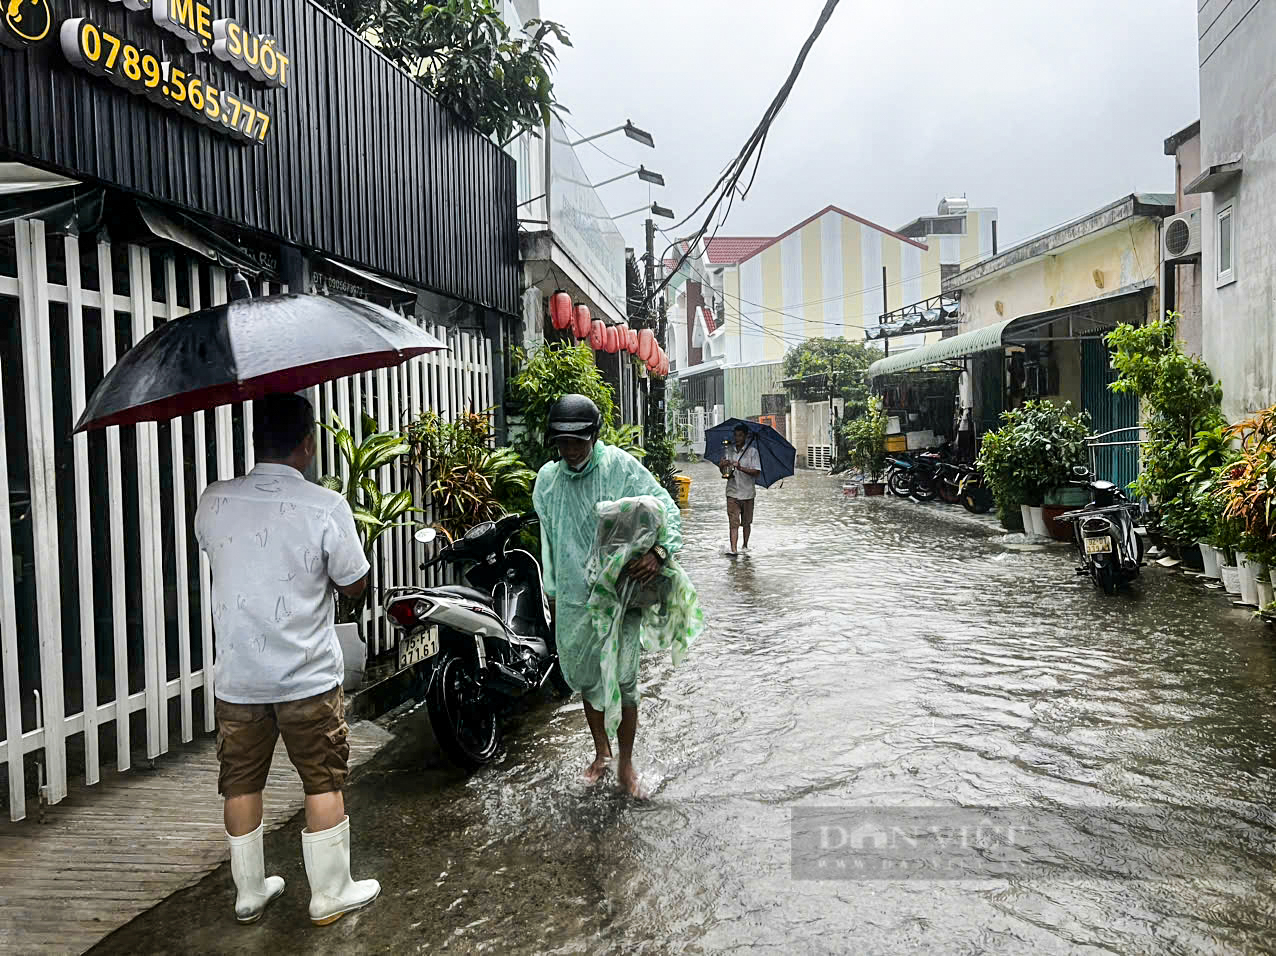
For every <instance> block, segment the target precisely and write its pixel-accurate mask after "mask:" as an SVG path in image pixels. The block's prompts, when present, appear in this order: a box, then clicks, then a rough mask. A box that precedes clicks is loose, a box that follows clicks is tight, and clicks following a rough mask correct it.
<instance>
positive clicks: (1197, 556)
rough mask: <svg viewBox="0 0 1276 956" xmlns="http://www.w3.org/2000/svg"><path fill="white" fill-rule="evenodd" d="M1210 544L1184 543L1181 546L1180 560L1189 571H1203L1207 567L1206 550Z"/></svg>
mask: <svg viewBox="0 0 1276 956" xmlns="http://www.w3.org/2000/svg"><path fill="white" fill-rule="evenodd" d="M1208 547H1209V545H1198V544H1184V545H1180V546H1179V560H1180V561H1182V562H1183V567H1184V568H1186V569H1187V570H1189V571H1203V570H1204V569H1205V550H1206V549H1207V548H1208Z"/></svg>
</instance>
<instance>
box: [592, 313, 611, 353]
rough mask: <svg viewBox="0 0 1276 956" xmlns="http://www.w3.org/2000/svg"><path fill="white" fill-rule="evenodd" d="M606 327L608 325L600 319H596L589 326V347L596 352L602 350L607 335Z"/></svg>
mask: <svg viewBox="0 0 1276 956" xmlns="http://www.w3.org/2000/svg"><path fill="white" fill-rule="evenodd" d="M605 329H606V326H604V325H603V324H602V322H600V321H599V320H598V319H594V321H593V323H592V324H591V325H590V327H589V347H590V348H591V349H593V350H594V351H595V352H599V351H601V350H602V347H603V340H604V339H605V338H606V337H607V336H606V333H605V331H604V330H605Z"/></svg>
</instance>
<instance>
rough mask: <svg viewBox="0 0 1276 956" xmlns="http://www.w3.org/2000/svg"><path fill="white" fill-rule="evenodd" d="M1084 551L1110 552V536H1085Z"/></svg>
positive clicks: (1093, 552)
mask: <svg viewBox="0 0 1276 956" xmlns="http://www.w3.org/2000/svg"><path fill="white" fill-rule="evenodd" d="M1085 553H1086V554H1111V553H1112V539H1111V538H1086V539H1085Z"/></svg>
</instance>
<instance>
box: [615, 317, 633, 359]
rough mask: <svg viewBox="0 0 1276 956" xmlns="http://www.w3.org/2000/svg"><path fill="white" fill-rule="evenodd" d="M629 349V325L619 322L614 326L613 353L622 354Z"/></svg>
mask: <svg viewBox="0 0 1276 956" xmlns="http://www.w3.org/2000/svg"><path fill="white" fill-rule="evenodd" d="M628 348H629V324H628V323H627V322H621V323H620V324H619V325H618V326H616V348H615V349H613V351H615V352H624V351H626V350H627V349H628Z"/></svg>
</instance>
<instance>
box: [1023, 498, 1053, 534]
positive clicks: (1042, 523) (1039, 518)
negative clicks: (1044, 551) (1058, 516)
mask: <svg viewBox="0 0 1276 956" xmlns="http://www.w3.org/2000/svg"><path fill="white" fill-rule="evenodd" d="M1028 511H1029V513H1030V514H1031V516H1032V533H1033V534H1035V535H1036V536H1037V537H1039V538H1048V537H1050V529H1049V528H1047V527H1046V515H1045V509H1044V508H1043V507H1041V506H1040V505H1034V506H1033V507H1031V508H1029V509H1028Z"/></svg>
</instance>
